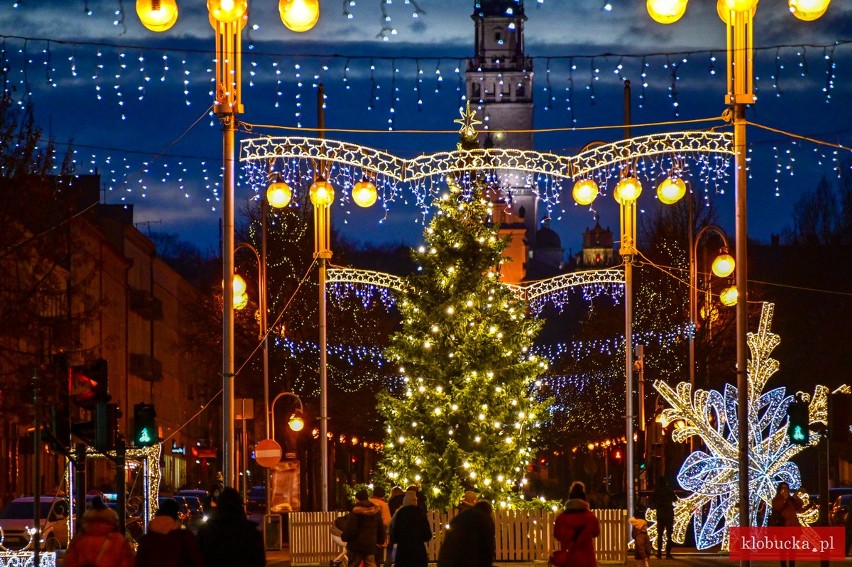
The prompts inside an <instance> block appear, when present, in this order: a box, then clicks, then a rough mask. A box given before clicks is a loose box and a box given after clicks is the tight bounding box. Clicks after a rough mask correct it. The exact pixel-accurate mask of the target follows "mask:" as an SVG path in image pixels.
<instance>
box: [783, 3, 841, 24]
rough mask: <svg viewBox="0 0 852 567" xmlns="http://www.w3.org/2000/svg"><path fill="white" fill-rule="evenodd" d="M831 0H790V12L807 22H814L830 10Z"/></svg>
mask: <svg viewBox="0 0 852 567" xmlns="http://www.w3.org/2000/svg"><path fill="white" fill-rule="evenodd" d="M830 2H831V0H789V2H788V4H789V6H790V12H791V13H792V14H793V15H794V16H796V17H797V18H799V19H800V20H804V21H806V22H812V21H814V20H817V19H819V18H821V17H822V15H823V14H825V11H826V10H828V4H829V3H830Z"/></svg>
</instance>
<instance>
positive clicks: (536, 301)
mask: <svg viewBox="0 0 852 567" xmlns="http://www.w3.org/2000/svg"><path fill="white" fill-rule="evenodd" d="M326 275H327V280H326V283H327V285H329V286H331V288H332V289H334V286H335V285H336V284H354V285H361V286H366V287H374V288H382V289H388V290H393V291H401V290H402V288H403V286H404V280H403V278H401V277H400V276H395V275H393V274H387V273H384V272H375V271H372V270H360V269H356V268H339V267H336V268H329V269H328V271H327V273H326ZM615 285H621V286H623V285H624V272H623V271H621V270H618V269H615V268H610V269H603V270H585V271H581V272H572V273H570V274H562V275H559V276H555V277H552V278H547V279H543V280H536V281H532V282H529V283H526V284H522V285H518V284H507V286H508V287H509V288H510V289H512V290H513V291H514V292H515V293H516V294H517V295H518V296H520V298H521V299H523V300H526V301H528V302H529V303H530V309H532V311H533V312H535V313H538V312H540V311H541V309H542V307H543V306H544V303H546V302H547V301H548V300H549V299H551V298H552V297H554V296H555V295H557V294H559V293H561V292H565V291H567V290H570V289H573V288H575V287H581V288H582V289H583V296H584V297H585V298H586V299H590V298H592V297H595V296H597V295H600V294H601V293H603V292H604V291H612V290H611V289H607V288H606V286H615ZM620 289H621V290H622V291H623V287H621V288H620ZM385 303H387V302H385Z"/></svg>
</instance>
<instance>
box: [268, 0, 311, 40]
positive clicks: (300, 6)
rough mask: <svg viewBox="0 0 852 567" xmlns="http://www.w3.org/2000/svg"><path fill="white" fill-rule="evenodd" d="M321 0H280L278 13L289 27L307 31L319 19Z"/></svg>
mask: <svg viewBox="0 0 852 567" xmlns="http://www.w3.org/2000/svg"><path fill="white" fill-rule="evenodd" d="M319 10H320V8H319V0H280V1H279V2H278V14H279V15H280V16H281V21H282V22H283V23H284V25H285V26H286V27H287V29H289V30H292V31H294V32H306V31H308V30H309V29H311V28H312V27H314V26H315V25H317V22H318V21H319Z"/></svg>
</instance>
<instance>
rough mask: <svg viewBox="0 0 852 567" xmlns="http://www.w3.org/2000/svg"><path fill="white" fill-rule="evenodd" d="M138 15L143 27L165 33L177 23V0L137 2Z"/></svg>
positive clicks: (143, 0)
mask: <svg viewBox="0 0 852 567" xmlns="http://www.w3.org/2000/svg"><path fill="white" fill-rule="evenodd" d="M136 14H137V15H138V16H139V21H140V22H142V25H143V26H145V27H146V28H148V29H149V30H151V31H154V32H164V31H166V30H167V29H169V28H170V27H172V26H173V25H175V22H176V21H177V17H178V7H177V4H176V3H175V0H136Z"/></svg>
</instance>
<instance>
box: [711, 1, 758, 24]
mask: <svg viewBox="0 0 852 567" xmlns="http://www.w3.org/2000/svg"><path fill="white" fill-rule="evenodd" d="M756 12H757V2H755V3H754V6H752V8H751V16H752V17H754V14H755V13H756ZM716 13H717V14H718V15H719V19H720V20H722V21H723V22H725V24H726V25H729V26H730V25H732V22H731V18H730V16H731V8H729V7H728V5H727V0H718V2H716Z"/></svg>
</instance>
